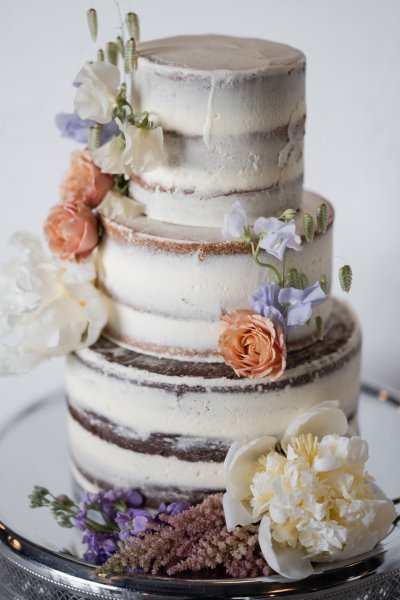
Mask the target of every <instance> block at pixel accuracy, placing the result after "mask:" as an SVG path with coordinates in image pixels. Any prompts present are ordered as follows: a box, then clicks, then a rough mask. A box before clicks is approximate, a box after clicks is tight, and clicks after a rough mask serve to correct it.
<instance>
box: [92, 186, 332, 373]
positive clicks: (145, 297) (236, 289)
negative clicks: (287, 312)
mask: <svg viewBox="0 0 400 600" xmlns="http://www.w3.org/2000/svg"><path fill="white" fill-rule="evenodd" d="M321 202H323V199H322V198H321V197H319V196H317V195H316V194H312V193H309V192H305V194H304V199H303V203H302V207H301V210H300V211H299V213H298V214H297V216H296V221H297V231H298V232H299V233H301V234H302V222H303V215H304V213H310V214H312V215H315V213H316V210H317V207H318V206H319V205H320V203H321ZM327 205H328V207H329V224H328V228H327V230H326V232H325V233H323V234H319V233H318V231H315V236H314V239H313V241H312V242H311V243H308V242H306V241H305V240H304V236H303V243H302V246H301V251H298V252H295V251H294V250H288V251H287V252H286V254H285V263H281V262H279V261H278V260H277V259H275V258H274V257H270V256H268V261H269V262H270V263H271V264H273V265H274V266H275V267H276V268H278V269H279V270H280V271H282V270H285V272H286V273H288V272H289V270H290V269H293V268H296V269H298V271H299V272H301V273H303V274H304V275H305V276H306V279H307V281H308V284H309V285H312V284H314V283H315V282H316V281H318V280H319V278H320V276H321V275H323V274H324V275H326V276H327V278H328V286H329V281H330V276H331V269H332V225H333V209H332V207H331V206H330V205H329V203H327ZM103 226H104V230H105V235H104V238H103V241H102V244H101V247H100V250H99V256H98V276H99V285H100V287H101V289H102V290H103V292H104V294H105V297H106V299H107V302H108V305H109V321H108V325H107V328H106V331H105V335H106V336H107V337H108V338H109V339H111V340H112V341H114V342H116V343H118V344H119V345H121V346H125V347H127V348H130V349H133V350H136V351H139V352H144V353H146V354H151V355H155V356H160V357H168V358H176V359H182V360H194V361H203V362H216V361H219V360H221V359H220V357H219V354H218V351H217V346H218V338H219V335H220V333H221V319H222V318H223V316H224V315H226V314H228V313H230V312H232V311H234V310H237V309H246V308H250V306H251V295H252V294H254V293H255V292H256V291H257V290H258V289H259V288H260V286H262V285H265V284H267V283H273V282H274V276H273V274H272V272H271V271H270V270H269V269H266V268H261V267H260V266H258V265H257V264H256V263H255V262H254V260H253V257H252V254H251V249H250V246H249V245H248V244H244V243H240V242H236V241H227V240H225V239H224V238H223V236H222V234H221V232H220V230H219V229H217V228H198V227H186V226H180V225H171V224H167V223H161V222H159V221H154V220H152V219H149V218H147V217H138V218H135V219H133V220H131V221H130V222H129V223H127V222H122V221H121V220H110V219H107V218H103ZM317 316H321V317H322V319H323V320H324V322H325V329H326V330H328V329H329V326H330V316H331V301H330V300H328V301H327V302H325V303H324V304H321V305H320V306H318V307H317V308H316V309H315V311H314V314H313V317H314V318H313V320H312V321H311V322H310V323H308V324H306V325H304V326H302V327H299V328H298V329H296V330H295V331H293V332H292V333H290V335H289V344H288V346H289V349H295V348H300V347H304V346H307V345H309V344H311V343H313V342H314V341H315V340H316V327H315V317H317Z"/></svg>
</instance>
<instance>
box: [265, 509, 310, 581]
mask: <svg viewBox="0 0 400 600" xmlns="http://www.w3.org/2000/svg"><path fill="white" fill-rule="evenodd" d="M258 542H259V544H260V548H261V552H262V554H263V556H264V558H265V560H266V561H267V563H268V565H269V566H270V567H271V569H273V570H274V571H276V572H277V573H279V574H280V575H283V576H284V577H287V578H288V579H305V578H306V577H309V576H310V575H312V574H313V572H314V569H313V566H312V564H311V562H310V561H309V560H308V558H307V556H306V553H305V552H301V551H300V550H297V549H295V548H290V547H286V546H281V545H280V544H278V543H276V542H275V541H274V540H273V539H272V535H271V521H270V519H269V518H268V517H263V518H262V520H261V523H260V528H259V530H258Z"/></svg>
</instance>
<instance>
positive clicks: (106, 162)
mask: <svg viewBox="0 0 400 600" xmlns="http://www.w3.org/2000/svg"><path fill="white" fill-rule="evenodd" d="M124 149H125V142H124V139H123V137H122V136H120V135H119V136H113V137H112V138H111V140H109V141H108V142H107V143H106V144H104V145H103V146H100V148H97V149H96V150H93V152H92V158H93V162H94V163H95V164H96V165H97V166H98V167H100V169H101V171H102V172H103V173H109V174H110V175H128V174H129V173H128V169H127V168H126V166H125V164H124V161H123V160H122V153H123V151H124Z"/></svg>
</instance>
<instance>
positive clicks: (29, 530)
mask: <svg viewBox="0 0 400 600" xmlns="http://www.w3.org/2000/svg"><path fill="white" fill-rule="evenodd" d="M65 421H66V419H65V408H64V402H63V396H62V393H56V394H54V395H53V396H52V397H49V398H45V399H43V400H41V401H39V402H36V403H34V404H32V405H31V407H30V408H29V409H28V410H25V411H24V412H22V413H20V414H19V415H18V416H17V417H16V418H14V419H13V420H12V421H11V422H10V423H8V424H7V426H6V427H4V428H3V429H2V430H1V431H0V485H1V487H0V600H11V599H12V600H42V599H43V600H89V599H92V598H120V599H127V600H128V599H129V600H133V599H135V600H145V599H146V600H151V599H158V600H161V599H169V600H173V599H178V598H179V599H183V598H185V599H189V598H212V599H218V598H236V599H245V598H246V599H248V600H250V599H252V598H254V599H255V598H282V599H285V598H290V599H294V598H296V599H299V600H300V599H303V598H310V599H317V598H318V599H319V598H324V599H327V600H328V599H332V600H333V599H341V598H345V599H346V600H372V599H375V598H382V599H385V600H399V598H400V524H396V525H395V526H394V527H393V529H392V531H391V532H390V534H389V535H388V537H387V538H386V539H385V540H384V541H383V542H382V544H381V545H380V546H379V547H378V548H377V549H376V550H374V551H373V553H371V554H369V555H368V556H367V557H361V558H359V559H357V560H353V561H352V562H351V563H348V564H345V565H341V566H340V568H334V569H331V570H329V571H326V572H325V573H322V574H320V575H314V576H313V577H310V578H309V579H307V580H304V581H301V582H291V581H285V582H281V583H271V582H267V581H263V579H262V578H260V579H241V580H237V579H225V580H210V579H208V580H201V579H195V578H193V579H184V578H180V579H173V578H163V577H151V576H145V575H141V576H139V575H135V576H133V575H132V576H129V577H115V578H113V579H107V580H105V579H101V578H99V577H97V576H96V575H95V571H94V568H93V567H91V566H90V565H88V564H85V563H84V562H83V561H82V560H80V559H79V558H77V556H78V551H77V546H78V541H77V539H76V538H75V535H76V534H74V533H73V532H72V531H71V530H65V529H61V528H59V527H58V525H56V523H55V522H54V521H53V519H52V517H51V515H50V514H49V511H47V510H46V509H36V510H32V509H30V508H29V501H28V495H29V494H30V493H31V491H32V488H33V486H34V485H42V486H45V487H48V488H49V489H50V490H52V491H53V492H54V493H57V494H59V493H64V492H66V493H71V489H70V487H71V482H70V479H69V469H68V455H67V438H66V431H65ZM359 422H360V430H361V433H362V436H363V437H364V438H366V439H367V440H368V442H369V444H370V450H371V459H370V462H369V465H368V466H369V470H370V472H371V473H373V474H374V475H375V476H376V478H377V480H378V483H379V484H380V486H381V487H382V488H383V489H384V490H385V492H386V493H387V494H388V495H389V496H390V497H392V498H397V497H398V496H400V398H399V396H396V395H395V394H389V395H388V394H382V393H381V394H379V392H378V391H377V390H376V389H373V388H371V387H367V386H364V388H363V391H362V394H361V405H360V414H359Z"/></svg>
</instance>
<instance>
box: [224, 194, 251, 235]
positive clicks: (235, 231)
mask: <svg viewBox="0 0 400 600" xmlns="http://www.w3.org/2000/svg"><path fill="white" fill-rule="evenodd" d="M247 226H248V218H247V213H246V211H245V209H244V208H243V206H242V204H241V202H239V200H237V201H236V202H235V204H234V205H233V207H232V208H231V210H230V211H229V212H228V213H227V214H226V215H224V225H223V227H222V235H223V236H224V238H226V239H230V240H231V239H237V238H240V237H242V235H243V234H244V230H245V228H246V227H247Z"/></svg>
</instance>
